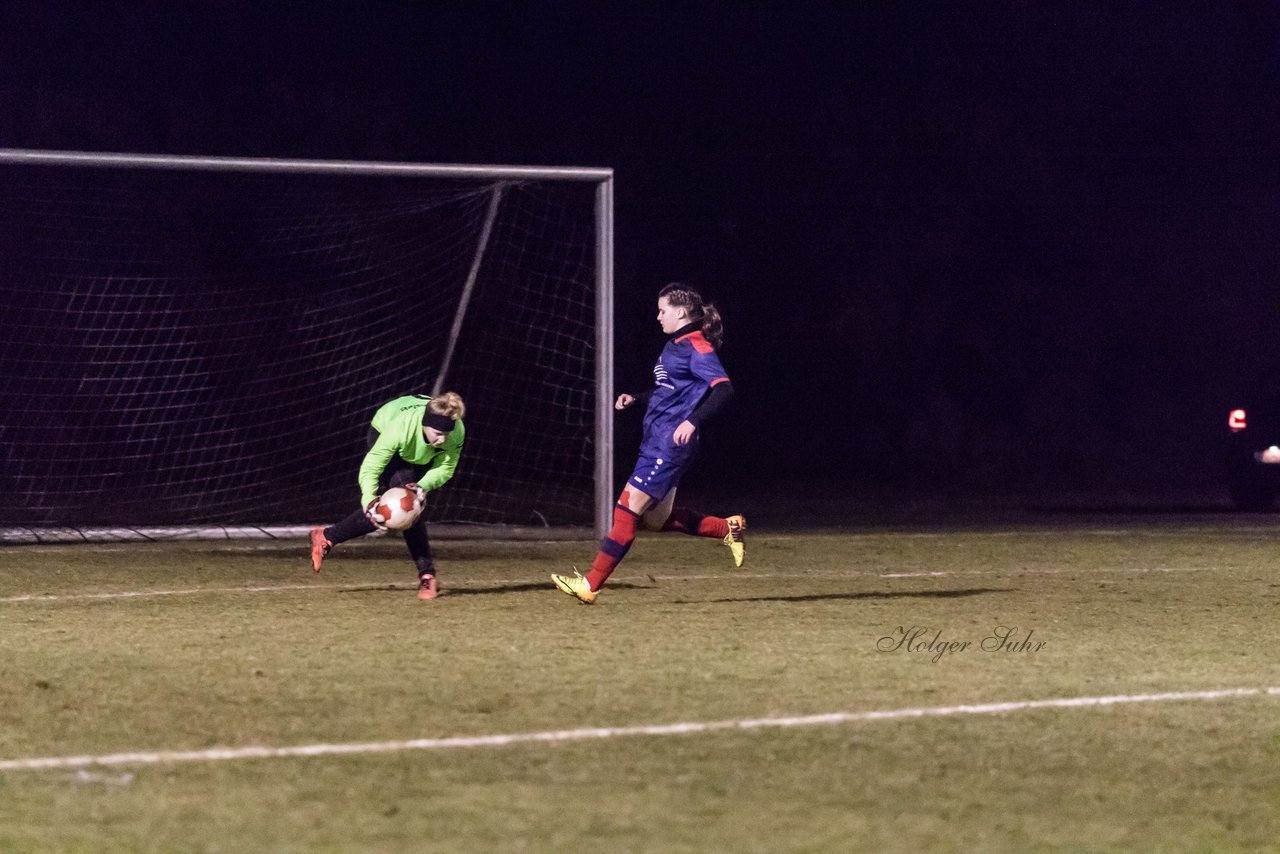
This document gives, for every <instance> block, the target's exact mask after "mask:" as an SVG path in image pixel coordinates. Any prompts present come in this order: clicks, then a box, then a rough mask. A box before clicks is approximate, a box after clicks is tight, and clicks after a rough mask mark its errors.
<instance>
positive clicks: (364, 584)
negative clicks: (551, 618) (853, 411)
mask: <svg viewBox="0 0 1280 854" xmlns="http://www.w3.org/2000/svg"><path fill="white" fill-rule="evenodd" d="M1221 568H1222V567H1211V566H1153V567H1145V566H1124V567H1121V566H1101V567H1093V568H1085V569H1080V568H1074V567H1038V568H1034V569H1033V568H1030V567H1028V568H1022V567H1019V568H1016V569H1015V568H1009V569H959V570H934V571H931V572H880V573H874V574H873V573H872V572H870V571H865V570H850V571H849V572H806V573H802V574H797V575H775V574H768V573H742V572H726V573H723V574H720V575H651V574H648V573H646V574H644V575H643V576H642V577H648V578H652V579H653V580H654V581H736V580H741V579H762V578H768V579H772V580H774V581H776V582H784V581H802V580H806V579H813V578H835V579H842V578H843V579H847V578H865V577H872V576H873V575H874V577H876V578H943V577H954V578H963V577H965V576H970V575H1063V574H1066V573H1076V574H1078V575H1086V574H1088V573H1102V572H1134V573H1140V572H1214V571H1216V570H1218V569H1221ZM541 581H543V578H542V577H541V576H539V577H537V578H504V579H457V580H449V581H446V586H447V587H493V588H501V587H502V586H503V585H510V584H537V583H539V582H541ZM547 588H548V589H551V585H550V583H548V585H547ZM383 589H385V590H416V589H417V585H416V584H413V585H411V584H407V583H397V582H394V581H378V580H376V579H369V580H367V581H348V582H344V583H342V584H279V585H274V586H260V587H194V588H191V589H189V590H123V591H117V592H115V593H25V594H22V595H20V596H0V605H6V604H14V603H20V602H63V601H70V600H82V599H143V598H147V597H149V596H192V595H195V594H199V593H274V592H277V591H288V590H350V591H352V592H360V591H365V590H383Z"/></svg>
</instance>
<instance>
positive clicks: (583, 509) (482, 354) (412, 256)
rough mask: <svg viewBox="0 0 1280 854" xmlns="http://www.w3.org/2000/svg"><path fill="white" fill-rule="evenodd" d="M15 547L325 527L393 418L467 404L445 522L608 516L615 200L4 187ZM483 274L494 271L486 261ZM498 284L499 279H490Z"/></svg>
mask: <svg viewBox="0 0 1280 854" xmlns="http://www.w3.org/2000/svg"><path fill="white" fill-rule="evenodd" d="M0 176H2V180H0V400H3V406H0V448H2V449H3V450H2V452H3V454H4V455H5V459H4V464H3V466H2V467H0V526H71V527H77V526H98V525H127V526H142V525H200V524H223V525H236V524H307V523H312V522H319V521H332V520H335V519H336V518H338V517H340V516H342V515H345V514H346V513H348V512H350V511H351V510H352V509H354V508H355V507H356V506H357V505H358V502H359V489H358V487H357V485H356V471H357V468H358V466H359V463H360V460H361V458H362V456H363V453H364V450H365V441H366V439H365V437H366V432H367V430H368V426H369V419H370V418H371V416H372V414H373V412H374V410H375V409H376V408H377V406H378V405H379V404H380V403H381V402H383V401H385V400H389V399H391V398H393V397H396V396H398V395H403V394H412V393H430V392H431V391H432V387H433V385H434V384H435V382H436V379H437V374H438V372H439V371H440V370H441V367H442V365H443V363H444V360H445V353H446V349H447V345H448V342H449V340H450V335H451V331H452V329H453V327H454V324H455V312H456V311H457V310H458V307H459V305H460V302H462V296H463V292H464V287H465V285H466V283H467V282H468V280H469V278H471V276H472V275H473V272H474V279H473V283H474V287H473V289H472V290H471V291H470V292H469V296H470V298H469V301H467V302H466V306H467V307H466V312H465V315H463V317H462V320H461V325H460V326H459V327H458V328H459V329H460V334H459V336H458V338H457V339H456V350H455V352H454V353H453V355H452V358H451V362H450V368H449V372H448V375H447V376H446V377H445V378H444V383H443V385H444V389H445V390H453V391H457V392H458V393H459V394H461V395H462V397H463V398H464V399H465V400H466V402H467V406H468V412H467V416H466V419H465V420H466V423H467V445H466V447H465V449H464V453H463V457H462V461H461V464H460V466H459V468H458V473H457V475H456V476H455V478H454V479H453V481H452V482H450V483H449V484H448V485H447V486H446V487H445V488H444V489H442V490H440V491H438V492H436V493H433V494H432V496H431V497H430V501H429V506H428V518H429V519H431V520H433V521H447V522H475V523H502V524H514V525H525V524H537V525H543V524H546V525H582V524H590V523H591V522H592V514H593V506H592V502H593V459H594V448H593V414H594V407H595V367H594V366H595V361H596V352H595V348H596V343H595V330H596V317H595V311H596V309H595V306H596V295H595V289H596V259H595V251H596V240H597V239H598V238H597V234H596V226H595V222H594V218H593V217H594V205H593V188H592V186H591V185H589V184H585V183H581V182H579V183H574V182H555V181H545V182H543V181H532V180H529V181H508V182H505V183H502V184H501V195H500V196H499V199H500V201H498V202H497V207H496V208H495V209H494V210H495V212H496V213H495V215H494V217H493V219H492V229H491V233H490V234H488V239H487V241H483V240H482V239H481V236H482V232H483V231H484V225H485V222H486V219H487V216H488V212H489V210H490V204H491V201H492V200H493V198H494V193H495V188H496V187H498V186H499V184H498V183H497V182H495V181H494V180H492V179H489V180H484V179H467V180H464V179H459V178H422V177H393V176H386V175H331V174H306V173H303V174H296V173H290V174H277V173H265V172H264V173H258V172H242V171H175V170H154V169H142V168H132V169H119V168H104V167H92V168H86V167H75V168H65V167H61V168H60V167H55V166H49V165H26V164H19V165H15V164H3V165H0ZM478 258H479V261H477V259H478ZM477 263H478V266H476V265H477Z"/></svg>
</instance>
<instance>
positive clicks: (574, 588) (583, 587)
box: [551, 566, 596, 605]
mask: <svg viewBox="0 0 1280 854" xmlns="http://www.w3.org/2000/svg"><path fill="white" fill-rule="evenodd" d="M551 580H552V581H554V582H555V584H556V587H559V588H560V591H561V592H562V593H568V594H569V595H570V596H572V597H574V598H575V599H577V600H578V601H579V602H581V603H582V604H584V605H590V604H592V603H593V602H595V601H596V591H595V590H592V589H591V585H590V584H588V583H587V580H586V579H585V578H583V577H582V573H580V572H578V568H577V567H576V566H575V567H574V568H573V575H556V574H555V573H552V574H551Z"/></svg>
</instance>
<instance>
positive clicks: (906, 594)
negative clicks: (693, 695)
mask: <svg viewBox="0 0 1280 854" xmlns="http://www.w3.org/2000/svg"><path fill="white" fill-rule="evenodd" d="M1015 592H1017V588H1016V587H974V588H971V589H968V590H907V591H892V592H887V593H876V592H867V593H811V594H807V595H801V596H733V597H729V598H726V599H676V600H674V601H673V602H672V604H673V605H707V604H712V603H720V602H821V601H823V600H827V599H958V598H960V597H962V596H981V595H983V594H986V593H1015Z"/></svg>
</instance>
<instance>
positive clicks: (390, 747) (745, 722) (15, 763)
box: [0, 688, 1280, 771]
mask: <svg viewBox="0 0 1280 854" xmlns="http://www.w3.org/2000/svg"><path fill="white" fill-rule="evenodd" d="M1275 696H1280V688H1230V689H1225V690H1217V691H1178V692H1170V693H1164V694H1123V695H1117V696H1110V697H1064V698H1060V699H1053V700H1018V701H1015V702H1006V703H983V704H979V705H963V706H924V707H920V708H908V709H885V710H882V711H869V712H832V713H829V714H822V715H803V716H799V717H784V718H746V719H740V720H725V721H692V722H687V723H674V724H653V725H649V726H630V727H598V728H589V729H566V730H550V731H545V732H524V733H510V734H505V735H477V736H455V737H451V738H418V739H411V740H408V741H373V742H348V743H328V744H301V745H295V746H293V747H264V746H257V745H255V746H249V747H219V748H212V749H209V750H163V751H154V752H135V753H108V754H101V755H98V756H44V757H34V758H29V759H3V760H0V771H32V770H41V769H49V768H88V767H94V766H118V765H155V764H161V763H175V762H219V761H226V760H231V759H282V758H287V757H294V756H333V755H339V754H368V753H398V752H403V751H407V750H443V749H460V748H471V747H507V746H509V745H513V744H556V743H561V742H568V741H586V740H589V739H607V738H628V737H633V736H667V735H693V734H697V733H707V732H723V731H733V730H739V731H741V730H759V729H787V728H794V727H811V726H833V725H837V724H849V723H861V722H867V721H893V720H909V719H914V718H942V717H954V716H956V715H998V714H1008V713H1010V712H1022V711H1028V710H1033V709H1076V708H1088V707H1094V706H1119V705H1128V704H1134V703H1169V702H1183V701H1190V700H1206V701H1208V700H1230V699H1240V698H1245V697H1275Z"/></svg>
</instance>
